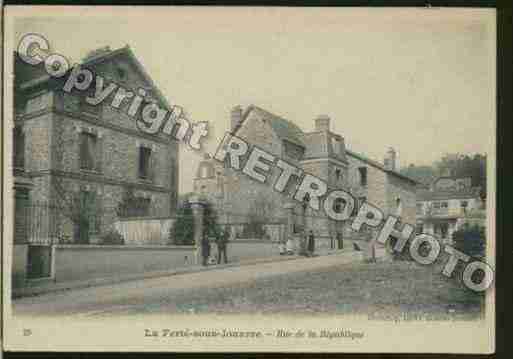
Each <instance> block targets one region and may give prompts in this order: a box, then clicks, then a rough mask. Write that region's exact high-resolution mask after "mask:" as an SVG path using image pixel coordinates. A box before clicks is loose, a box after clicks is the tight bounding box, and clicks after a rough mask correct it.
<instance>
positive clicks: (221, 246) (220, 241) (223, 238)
mask: <svg viewBox="0 0 513 359" xmlns="http://www.w3.org/2000/svg"><path fill="white" fill-rule="evenodd" d="M229 237H230V233H228V229H226V228H225V229H224V230H223V232H222V233H221V235H220V236H218V237H217V264H220V263H221V257H223V256H224V263H228V259H227V258H226V247H227V245H228V238H229Z"/></svg>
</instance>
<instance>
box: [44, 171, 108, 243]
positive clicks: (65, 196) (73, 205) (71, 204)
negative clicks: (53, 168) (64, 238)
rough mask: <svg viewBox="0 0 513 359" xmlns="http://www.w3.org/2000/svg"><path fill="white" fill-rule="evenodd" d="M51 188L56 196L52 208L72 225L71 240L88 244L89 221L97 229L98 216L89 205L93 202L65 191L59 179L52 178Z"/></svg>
mask: <svg viewBox="0 0 513 359" xmlns="http://www.w3.org/2000/svg"><path fill="white" fill-rule="evenodd" d="M52 186H53V187H54V192H55V193H56V194H57V196H56V197H55V200H56V206H54V207H52V208H54V209H55V210H56V211H57V214H58V215H60V216H63V217H64V218H67V219H68V220H70V221H71V223H73V231H74V233H73V238H74V240H75V241H76V242H78V243H83V244H86V243H88V242H89V231H90V225H91V223H90V222H91V219H93V220H94V223H93V225H96V226H98V227H99V214H98V213H97V208H92V204H91V203H93V201H91V198H90V197H88V196H83V195H81V193H80V192H78V191H72V190H67V189H66V188H65V187H64V186H63V184H62V179H61V178H54V179H53V181H52ZM87 193H89V192H87ZM55 220H57V219H55Z"/></svg>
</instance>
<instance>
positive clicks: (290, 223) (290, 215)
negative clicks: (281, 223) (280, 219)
mask: <svg viewBox="0 0 513 359" xmlns="http://www.w3.org/2000/svg"><path fill="white" fill-rule="evenodd" d="M294 207H295V204H294V203H285V205H284V206H283V208H284V209H285V212H286V216H287V223H286V225H285V235H284V237H285V238H284V239H285V245H286V248H287V250H289V249H291V244H293V246H292V247H297V246H296V245H295V244H294V237H293V235H294Z"/></svg>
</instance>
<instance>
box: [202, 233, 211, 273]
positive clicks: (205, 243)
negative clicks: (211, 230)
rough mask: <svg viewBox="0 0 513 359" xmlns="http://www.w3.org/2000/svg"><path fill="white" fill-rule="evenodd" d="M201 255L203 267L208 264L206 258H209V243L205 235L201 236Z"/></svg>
mask: <svg viewBox="0 0 513 359" xmlns="http://www.w3.org/2000/svg"><path fill="white" fill-rule="evenodd" d="M201 254H202V257H203V263H202V264H203V266H204V267H205V266H207V264H208V257H210V241H209V239H208V236H206V235H203V239H202V241H201Z"/></svg>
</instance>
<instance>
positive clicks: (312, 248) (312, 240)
mask: <svg viewBox="0 0 513 359" xmlns="http://www.w3.org/2000/svg"><path fill="white" fill-rule="evenodd" d="M314 252H315V236H314V233H313V231H312V230H310V233H309V234H308V254H309V255H311V256H313V254H314Z"/></svg>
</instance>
